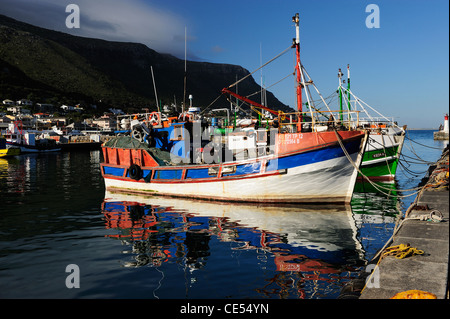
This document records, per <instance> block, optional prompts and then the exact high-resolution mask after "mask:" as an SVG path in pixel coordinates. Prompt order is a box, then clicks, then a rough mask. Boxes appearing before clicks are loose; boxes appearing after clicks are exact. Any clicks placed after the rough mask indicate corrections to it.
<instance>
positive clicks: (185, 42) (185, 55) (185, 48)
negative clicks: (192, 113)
mask: <svg viewBox="0 0 450 319" xmlns="http://www.w3.org/2000/svg"><path fill="white" fill-rule="evenodd" d="M186 78H187V27H184V92H183V105H182V106H181V114H184V109H185V104H186Z"/></svg>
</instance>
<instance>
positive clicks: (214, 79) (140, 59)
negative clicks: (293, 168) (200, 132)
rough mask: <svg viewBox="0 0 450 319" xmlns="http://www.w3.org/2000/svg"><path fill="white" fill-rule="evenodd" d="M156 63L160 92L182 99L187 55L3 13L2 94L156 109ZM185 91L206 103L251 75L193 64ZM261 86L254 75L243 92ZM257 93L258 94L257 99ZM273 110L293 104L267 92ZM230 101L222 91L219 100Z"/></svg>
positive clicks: (222, 66)
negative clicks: (71, 31) (57, 28)
mask: <svg viewBox="0 0 450 319" xmlns="http://www.w3.org/2000/svg"><path fill="white" fill-rule="evenodd" d="M150 67H153V71H154V74H155V80H156V85H157V90H158V98H159V99H160V100H162V102H163V103H171V102H173V101H174V98H175V99H176V101H177V103H178V104H179V103H180V102H181V101H182V100H183V90H184V61H183V60H180V59H178V58H175V57H173V56H171V55H168V54H160V53H158V52H156V51H154V50H152V49H150V48H148V47H147V46H145V45H143V44H139V43H125V42H112V41H105V40H99V39H91V38H84V37H76V36H72V35H69V34H65V33H62V32H57V31H52V30H48V29H43V28H39V27H36V26H32V25H30V24H26V23H23V22H19V21H17V20H14V19H11V18H9V17H6V16H2V15H0V99H5V98H9V99H13V100H14V99H20V98H26V97H27V96H31V97H33V98H34V100H37V99H41V101H42V99H46V100H49V99H50V100H51V99H54V100H56V99H59V100H65V99H66V100H69V101H76V100H82V101H84V102H86V103H96V104H98V103H99V101H101V102H102V103H104V104H107V105H109V106H114V107H122V108H125V109H127V108H129V107H138V108H139V107H144V106H149V105H150V107H152V108H154V107H155V97H154V90H153V81H152V77H151V71H150ZM187 69H188V72H187V79H188V80H187V94H192V95H193V96H194V102H195V105H196V106H201V107H205V106H207V105H209V104H210V103H211V102H212V101H213V100H214V99H216V98H217V97H218V96H219V95H220V92H221V89H222V88H223V87H227V86H228V85H230V84H231V83H233V82H234V81H235V80H236V77H237V78H241V77H243V76H245V75H247V74H248V73H249V71H248V70H246V69H244V68H242V67H240V66H237V65H229V64H216V63H205V62H192V61H188V63H187ZM259 89H260V86H259V85H258V84H257V83H256V82H255V81H254V79H253V78H252V77H249V78H248V79H246V80H245V81H243V82H241V83H240V84H239V92H240V94H243V95H246V94H250V93H253V92H256V91H258V90H259ZM258 98H259V94H257V95H255V99H256V101H258V100H257V99H258ZM267 98H268V103H269V105H270V106H271V107H273V108H274V109H282V110H285V111H287V110H289V108H288V107H287V106H286V105H284V104H283V103H281V102H280V101H279V100H278V99H276V98H275V96H273V94H272V93H270V92H268V97H267ZM224 105H227V103H226V100H225V98H224V97H222V98H221V99H220V100H219V102H218V105H217V106H218V107H219V106H222V107H223V106H224Z"/></svg>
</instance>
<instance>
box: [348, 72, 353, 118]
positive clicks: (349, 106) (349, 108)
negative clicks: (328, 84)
mask: <svg viewBox="0 0 450 319" xmlns="http://www.w3.org/2000/svg"><path fill="white" fill-rule="evenodd" d="M347 99H348V110H349V111H351V110H352V108H351V105H350V64H347Z"/></svg>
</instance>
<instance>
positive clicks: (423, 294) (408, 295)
mask: <svg viewBox="0 0 450 319" xmlns="http://www.w3.org/2000/svg"><path fill="white" fill-rule="evenodd" d="M391 299H437V297H436V295H435V294H432V293H431V292H427V291H422V290H408V291H403V292H399V293H397V294H395V296H394V297H392V298H391Z"/></svg>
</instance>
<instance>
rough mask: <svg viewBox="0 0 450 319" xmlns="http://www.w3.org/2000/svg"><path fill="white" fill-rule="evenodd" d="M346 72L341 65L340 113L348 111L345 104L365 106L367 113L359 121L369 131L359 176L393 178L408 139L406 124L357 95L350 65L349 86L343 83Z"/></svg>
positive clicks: (362, 110) (349, 108) (352, 106)
mask: <svg viewBox="0 0 450 319" xmlns="http://www.w3.org/2000/svg"><path fill="white" fill-rule="evenodd" d="M342 75H343V74H342V72H341V69H339V73H338V78H339V88H338V94H339V105H340V114H343V113H345V112H347V111H345V110H344V107H343V104H347V106H348V110H356V109H361V113H362V115H365V117H362V115H361V114H360V116H359V119H358V122H359V124H358V125H359V126H361V127H362V129H364V130H366V131H367V132H368V133H369V138H368V141H367V145H366V148H365V150H364V157H363V160H362V163H361V169H360V170H361V172H360V174H359V176H358V180H362V179H364V178H368V179H370V180H371V181H385V182H393V181H394V178H395V174H396V171H397V166H398V163H399V160H400V154H401V151H402V148H403V143H404V140H405V134H406V125H405V126H403V127H400V126H398V125H397V123H396V122H395V121H394V120H393V119H389V118H387V117H385V116H384V115H382V114H381V113H379V112H378V111H376V110H375V109H373V108H372V107H371V106H370V105H368V104H367V103H365V102H364V101H362V100H361V99H360V98H358V97H357V96H355V94H354V93H353V92H352V91H351V90H350V66H349V65H347V87H344V86H343V83H345V80H343V81H342V79H341V78H342ZM352 103H353V105H352ZM368 109H371V111H372V112H369V110H368ZM374 114H376V116H374Z"/></svg>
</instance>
